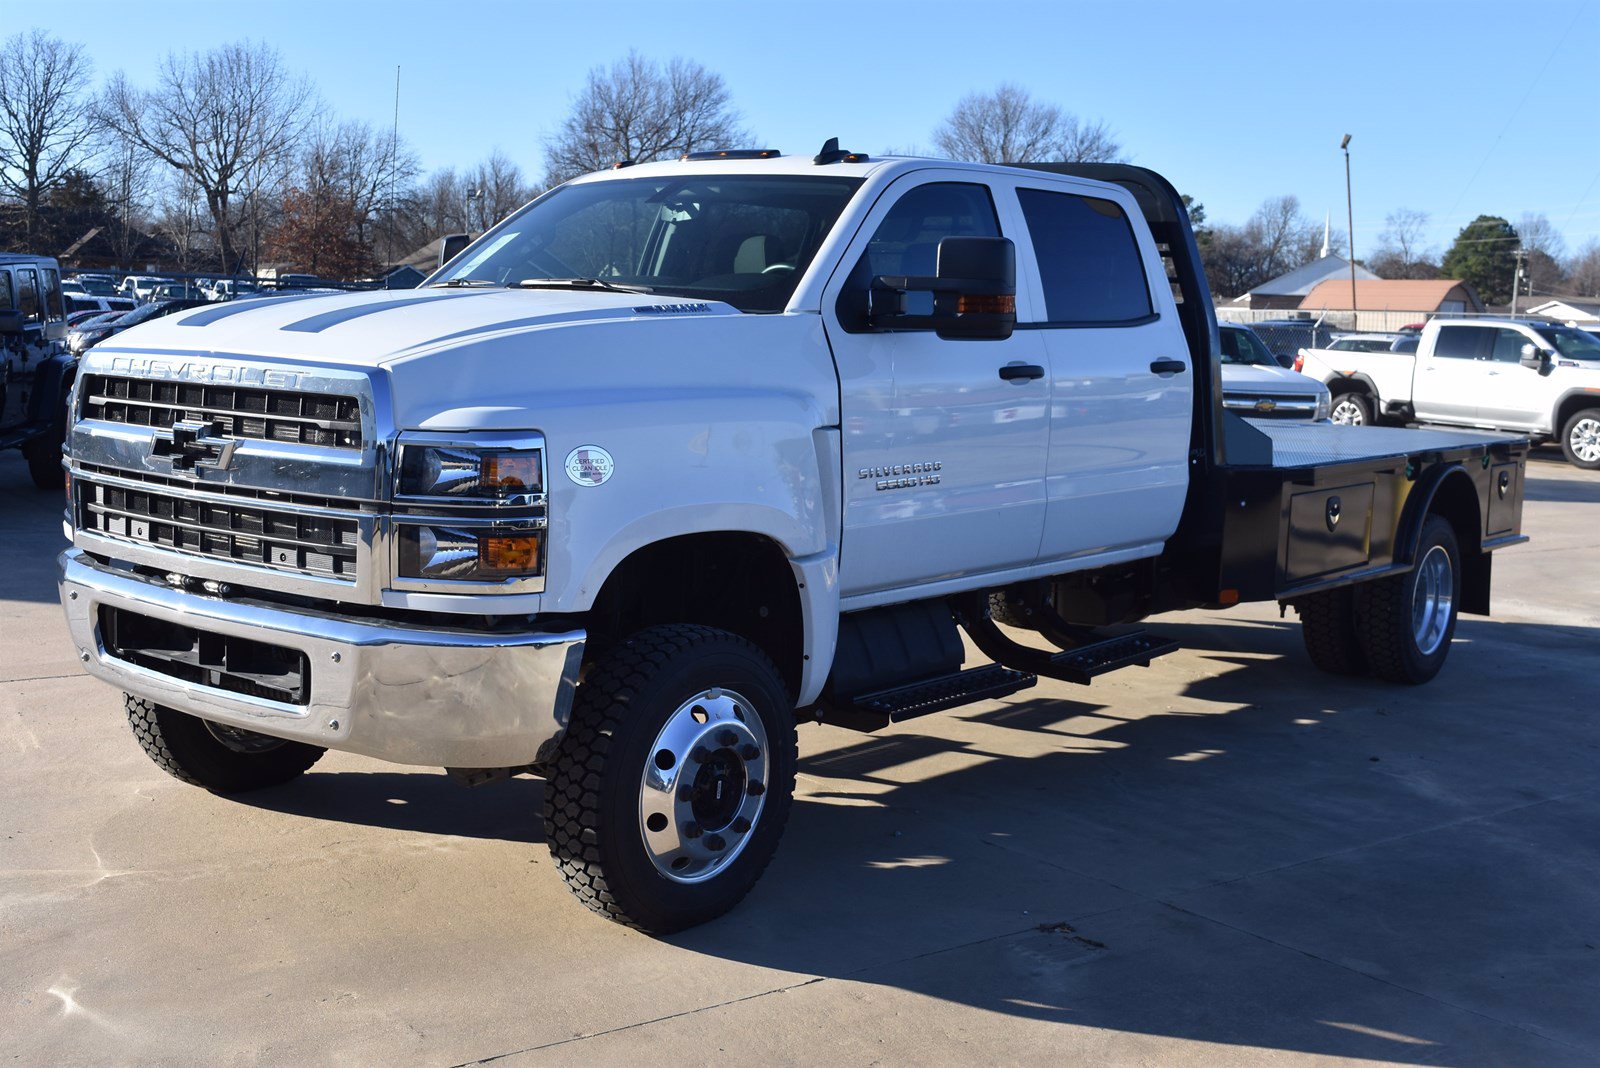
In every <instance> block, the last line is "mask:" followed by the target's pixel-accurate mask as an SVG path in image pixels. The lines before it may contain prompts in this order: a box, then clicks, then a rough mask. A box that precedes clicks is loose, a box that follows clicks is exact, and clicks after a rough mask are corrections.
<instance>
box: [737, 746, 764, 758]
mask: <svg viewBox="0 0 1600 1068" xmlns="http://www.w3.org/2000/svg"><path fill="white" fill-rule="evenodd" d="M760 755H761V750H760V749H758V748H757V747H755V746H753V745H742V746H740V747H739V756H741V757H743V758H744V759H745V760H754V759H755V758H756V757H758V756H760Z"/></svg>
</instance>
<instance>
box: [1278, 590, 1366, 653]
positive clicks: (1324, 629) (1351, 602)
mask: <svg viewBox="0 0 1600 1068" xmlns="http://www.w3.org/2000/svg"><path fill="white" fill-rule="evenodd" d="M1295 608H1296V610H1297V611H1298V612H1299V613H1300V636H1301V638H1303V639H1304V640H1305V643H1306V653H1307V654H1308V655H1309V656H1310V657H1311V662H1312V663H1313V664H1315V665H1316V666H1317V667H1319V668H1321V669H1322V670H1323V671H1326V672H1327V673H1328V674H1330V675H1365V674H1367V672H1368V664H1367V654H1366V653H1365V652H1364V651H1363V650H1362V648H1361V638H1360V635H1359V634H1358V633H1357V629H1356V608H1355V590H1354V588H1353V587H1350V586H1345V587H1342V588H1340V589H1336V590H1324V591H1323V592H1322V593H1314V594H1312V595H1310V596H1309V597H1302V598H1301V599H1300V600H1298V601H1296V602H1295Z"/></svg>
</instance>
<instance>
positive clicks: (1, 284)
mask: <svg viewBox="0 0 1600 1068" xmlns="http://www.w3.org/2000/svg"><path fill="white" fill-rule="evenodd" d="M16 306H17V302H16V296H15V294H13V293H12V292H11V272H10V271H0V308H15V307H16Z"/></svg>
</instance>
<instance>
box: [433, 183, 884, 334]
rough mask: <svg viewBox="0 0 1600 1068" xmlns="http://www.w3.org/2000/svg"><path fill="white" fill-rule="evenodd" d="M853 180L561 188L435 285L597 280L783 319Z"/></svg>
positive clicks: (489, 236)
mask: <svg viewBox="0 0 1600 1068" xmlns="http://www.w3.org/2000/svg"><path fill="white" fill-rule="evenodd" d="M860 185H861V180H860V179H858V178H845V177H839V176H811V175H783V174H773V175H756V174H739V175H727V176H717V175H695V176H692V177H683V176H667V177H661V178H631V179H622V180H615V181H603V182H586V183H581V184H578V185H568V186H564V187H562V188H560V189H557V190H556V191H555V192H553V193H551V194H550V195H548V196H546V197H543V198H541V199H540V200H538V201H536V202H535V203H533V204H530V205H529V206H528V207H526V208H524V209H523V210H522V211H521V212H519V213H517V214H516V215H513V216H511V217H510V218H509V219H507V220H506V221H505V222H503V223H501V224H500V225H499V226H498V227H496V228H495V229H494V230H491V231H490V232H489V233H488V234H486V235H485V236H484V237H483V238H481V239H480V240H479V241H478V242H477V244H476V245H474V246H473V247H472V248H471V249H468V250H467V251H466V252H465V253H463V254H462V256H461V257H460V259H459V261H458V262H456V263H454V264H452V265H450V266H449V267H447V268H445V270H444V271H442V272H441V273H439V274H437V275H435V276H434V277H433V278H432V279H430V280H429V281H430V284H433V285H440V284H444V283H450V282H454V283H456V284H458V285H459V284H463V283H465V282H468V281H476V282H479V283H481V284H489V285H497V286H511V285H516V284H517V283H519V282H523V281H527V280H538V279H571V278H585V279H591V278H592V279H596V280H597V281H599V282H602V283H609V284H611V285H615V286H619V287H642V288H644V289H647V290H648V291H649V292H652V293H667V294H671V295H673V296H682V297H698V298H701V299H704V300H720V301H726V302H727V303H729V304H731V305H733V306H734V307H736V308H738V309H739V310H740V311H747V312H750V311H768V312H771V311H781V310H782V309H783V307H784V306H785V305H786V304H788V303H789V298H790V296H792V295H793V293H794V287H795V286H796V284H798V283H799V281H800V276H801V275H802V274H804V273H805V270H806V267H807V266H808V265H809V264H810V262H811V258H812V257H813V256H814V255H816V252H817V249H818V248H819V247H820V246H821V244H822V240H823V238H824V237H826V236H827V234H828V231H829V230H830V229H832V227H833V224H834V222H835V220H837V219H838V218H839V213H840V212H841V211H843V210H844V206H845V204H846V203H848V202H849V200H850V197H851V196H852V195H853V194H854V193H855V191H856V189H857V188H859V187H860Z"/></svg>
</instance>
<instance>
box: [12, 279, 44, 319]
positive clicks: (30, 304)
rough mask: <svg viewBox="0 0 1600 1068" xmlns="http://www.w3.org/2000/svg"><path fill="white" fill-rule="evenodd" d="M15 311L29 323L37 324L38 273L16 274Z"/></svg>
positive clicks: (38, 316) (38, 315) (38, 317)
mask: <svg viewBox="0 0 1600 1068" xmlns="http://www.w3.org/2000/svg"><path fill="white" fill-rule="evenodd" d="M17 310H18V311H19V312H21V313H22V316H23V318H25V319H27V320H28V321H29V322H38V321H39V319H40V318H41V316H40V314H39V310H40V309H39V272H38V271H26V270H24V271H18V272H17Z"/></svg>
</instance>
